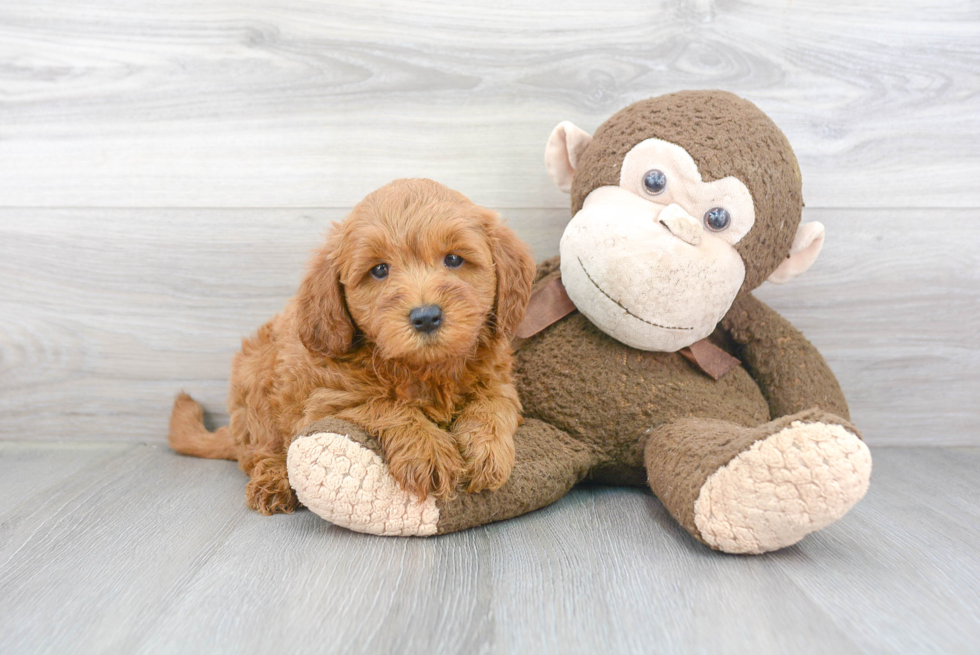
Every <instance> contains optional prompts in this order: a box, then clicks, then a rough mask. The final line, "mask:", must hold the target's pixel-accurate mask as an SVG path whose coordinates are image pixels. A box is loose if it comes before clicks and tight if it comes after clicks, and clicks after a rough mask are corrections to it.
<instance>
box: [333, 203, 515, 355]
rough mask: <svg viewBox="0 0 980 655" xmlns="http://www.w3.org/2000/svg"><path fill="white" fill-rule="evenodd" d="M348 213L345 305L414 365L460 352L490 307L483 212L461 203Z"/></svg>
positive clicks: (371, 335)
mask: <svg viewBox="0 0 980 655" xmlns="http://www.w3.org/2000/svg"><path fill="white" fill-rule="evenodd" d="M393 209H394V211H392V212H390V213H380V214H374V215H370V216H360V215H358V216H353V217H352V218H353V219H354V221H353V224H352V225H351V232H350V233H348V236H349V237H350V239H351V241H352V242H353V243H351V244H349V247H348V248H347V249H345V250H346V252H345V256H344V257H343V260H342V263H341V271H342V272H341V279H342V282H343V285H344V292H345V295H346V299H347V308H348V310H349V311H350V314H351V318H353V319H354V323H355V324H356V325H357V326H358V327H359V328H360V329H361V331H362V332H363V333H364V335H365V336H366V337H367V338H368V339H369V340H371V341H372V342H374V343H375V344H376V346H377V349H378V352H379V354H380V355H381V356H383V357H385V358H387V359H402V360H407V361H410V362H413V363H418V364H428V363H432V362H434V361H438V360H441V359H445V358H447V357H454V356H460V355H464V354H466V353H467V352H469V351H470V350H471V349H472V348H473V346H474V345H475V344H476V342H477V340H478V338H479V335H480V332H481V330H483V329H484V328H485V326H487V320H488V317H489V316H490V313H491V310H492V309H493V303H494V295H495V291H496V276H495V273H494V261H493V255H492V253H491V249H490V246H489V243H488V241H487V235H486V232H485V226H484V225H483V224H482V223H483V220H482V218H483V217H482V216H481V215H480V212H479V211H478V208H477V207H475V206H472V205H471V206H470V207H465V206H461V205H459V204H458V203H445V202H443V203H436V204H431V205H428V206H426V205H424V204H421V203H420V204H418V205H415V204H413V205H409V206H408V207H404V208H401V207H395V208H393Z"/></svg>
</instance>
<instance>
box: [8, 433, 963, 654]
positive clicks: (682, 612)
mask: <svg viewBox="0 0 980 655" xmlns="http://www.w3.org/2000/svg"><path fill="white" fill-rule="evenodd" d="M874 456H875V472H874V480H873V484H872V486H871V490H870V492H869V494H868V496H867V497H866V498H865V499H864V500H863V501H862V502H861V503H860V504H859V505H858V506H857V507H856V508H855V509H854V510H853V511H852V512H851V513H850V514H849V515H848V516H846V517H845V518H844V519H843V520H842V521H840V522H839V523H837V524H835V525H834V526H831V527H830V528H828V529H827V530H825V531H823V532H821V533H818V534H816V535H811V536H810V537H808V538H807V539H805V540H804V541H803V542H801V543H800V544H798V545H797V546H795V547H793V548H789V549H786V550H783V551H780V552H777V553H773V554H769V555H765V556H761V557H738V556H728V555H721V554H718V553H714V552H711V551H709V550H707V549H705V548H704V547H702V546H700V545H699V544H697V543H695V542H693V540H691V539H690V538H689V537H688V536H687V535H686V534H685V533H684V532H683V531H682V530H680V529H679V528H677V526H676V525H675V524H674V523H673V521H672V520H671V519H670V517H669V516H668V515H667V514H666V513H665V511H664V510H663V508H662V506H661V505H660V503H659V502H658V501H657V500H656V499H654V498H653V497H652V496H651V495H650V494H649V493H648V492H645V491H643V490H640V489H619V488H604V487H584V488H579V489H577V490H575V491H573V493H572V494H570V495H569V496H568V497H566V498H565V499H563V500H562V501H560V502H559V503H557V504H555V505H554V506H552V507H549V508H546V509H544V510H542V511H539V512H536V513H534V514H531V515H528V516H525V517H521V518H518V519H515V520H512V521H508V522H504V523H500V524H496V525H491V526H487V527H484V528H478V529H474V530H470V531H467V532H463V533H459V534H455V535H447V536H444V537H438V538H432V539H385V538H377V537H370V536H365V535H359V534H354V533H351V532H348V531H345V530H342V529H339V528H336V527H334V526H331V525H329V524H327V523H325V522H323V521H321V520H320V519H318V518H317V517H315V516H313V515H312V514H310V513H309V512H306V511H300V512H297V513H296V514H293V515H290V516H278V517H274V518H264V517H261V516H258V515H257V514H254V513H252V512H249V511H248V510H246V509H245V507H244V499H243V489H244V482H245V479H244V475H243V474H241V473H240V472H239V471H238V470H237V468H236V467H235V465H234V464H233V463H230V462H215V461H204V460H197V459H192V458H185V457H180V456H177V455H175V454H173V453H171V452H170V451H169V450H167V449H166V448H164V447H160V446H155V445H138V444H129V445H127V444H81V445H80V444H57V445H55V444H23V443H9V442H8V443H0V496H3V497H5V498H10V497H12V498H14V501H13V502H10V503H7V504H6V505H5V507H4V509H3V511H2V513H0V652H2V653H4V655H20V654H35V653H38V654H40V653H57V654H62V653H69V652H70V653H78V654H83V655H84V654H87V653H182V654H186V653H194V652H207V653H237V654H247V653H267V652H284V653H325V652H338V653H340V652H343V653H443V652H444V653H455V652H459V653H593V652H603V653H609V654H613V653H640V652H645V653H649V652H658V653H686V652H710V653H753V654H760V655H761V654H765V653H932V652H935V653H965V652H976V650H977V644H978V643H980V585H978V584H977V580H978V579H980V521H978V519H980V509H978V507H977V504H976V498H977V496H978V494H980V478H978V476H977V475H976V471H977V470H978V467H980V449H975V448H974V449H933V448H917V449H905V448H877V449H875V450H874ZM28 491H29V492H30V493H28Z"/></svg>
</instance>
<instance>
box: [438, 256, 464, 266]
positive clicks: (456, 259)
mask: <svg viewBox="0 0 980 655" xmlns="http://www.w3.org/2000/svg"><path fill="white" fill-rule="evenodd" d="M442 262H443V263H444V264H445V265H446V268H459V267H460V266H462V265H463V258H462V257H460V256H459V255H446V258H445V259H443V260H442Z"/></svg>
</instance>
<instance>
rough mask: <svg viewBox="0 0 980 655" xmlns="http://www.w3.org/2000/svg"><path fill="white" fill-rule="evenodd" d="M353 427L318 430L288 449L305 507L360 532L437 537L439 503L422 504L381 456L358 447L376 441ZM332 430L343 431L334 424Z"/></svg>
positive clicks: (289, 466)
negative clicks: (398, 480)
mask: <svg viewBox="0 0 980 655" xmlns="http://www.w3.org/2000/svg"><path fill="white" fill-rule="evenodd" d="M326 420H327V421H331V422H332V423H340V422H339V421H336V420H334V419H326ZM321 423H323V421H321V422H318V423H316V424H314V425H313V426H311V427H312V428H314V429H316V427H317V426H319V425H320V424H321ZM351 428H352V429H350V430H342V429H341V432H343V433H338V432H332V431H322V432H316V431H315V432H312V433H310V434H307V435H305V436H301V437H298V438H297V439H295V440H294V441H293V443H292V444H291V445H290V446H289V453H288V456H287V459H286V467H287V470H288V472H289V482H290V484H291V485H292V486H293V489H295V490H296V495H297V497H298V498H299V500H300V502H302V503H303V504H304V505H306V506H307V507H308V508H309V509H310V511H312V512H313V513H314V514H317V515H318V516H320V517H321V518H324V519H326V520H327V521H330V522H331V523H333V524H335V525H339V526H341V527H344V528H348V529H349V530H354V531H355V532H365V533H368V534H376V535H384V536H427V535H432V534H435V533H436V530H437V526H438V524H439V509H438V508H437V506H436V501H435V498H434V497H433V496H432V495H430V496H429V497H428V498H427V499H426V500H424V501H420V500H418V498H416V497H415V496H414V495H412V494H409V493H408V492H406V491H405V490H404V489H402V487H401V486H400V485H399V484H398V483H397V482H396V481H395V479H394V478H393V477H392V476H391V473H389V471H388V466H387V465H386V464H385V463H384V461H383V460H382V459H381V456H380V455H378V454H377V452H375V451H374V450H371V449H370V448H369V447H367V446H368V445H370V443H368V444H362V443H359V441H367V442H371V441H373V440H371V439H370V437H368V436H367V435H366V434H364V433H363V430H360V429H359V428H355V427H354V426H351ZM329 429H340V428H338V426H334V425H330V426H329ZM307 432H310V431H309V430H308V431H307Z"/></svg>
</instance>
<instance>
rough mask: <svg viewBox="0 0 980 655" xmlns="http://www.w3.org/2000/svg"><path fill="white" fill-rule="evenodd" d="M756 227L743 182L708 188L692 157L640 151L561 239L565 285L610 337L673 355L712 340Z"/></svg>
mask: <svg viewBox="0 0 980 655" xmlns="http://www.w3.org/2000/svg"><path fill="white" fill-rule="evenodd" d="M754 224H755V210H754V205H753V202H752V195H751V194H750V193H749V190H748V188H746V186H745V184H743V183H742V182H741V181H740V180H738V179H737V178H735V177H725V178H722V179H720V180H715V181H713V182H704V181H702V179H701V174H700V173H699V172H698V167H697V165H696V164H695V162H694V160H693V159H692V158H691V156H690V155H689V154H688V153H687V151H686V150H684V149H683V148H681V147H680V146H677V145H674V144H672V143H668V142H666V141H662V140H660V139H647V140H645V141H641V142H640V143H638V144H637V145H636V146H634V147H633V148H632V149H631V150H630V151H629V153H628V154H627V155H626V157H625V159H624V160H623V165H622V168H621V171H620V179H619V186H601V187H599V188H597V189H595V190H593V191H592V192H591V193H589V195H588V196H587V197H586V199H585V201H584V203H583V206H582V209H581V210H580V211H579V212H578V213H577V214H575V216H574V217H573V218H572V220H571V222H570V223H569V224H568V226H567V227H566V229H565V232H564V234H563V235H562V239H561V245H560V252H561V272H562V281H563V283H564V285H565V289H566V290H567V292H568V295H569V297H570V298H571V299H572V301H573V302H574V303H575V306H576V307H577V308H578V309H579V311H581V312H582V313H583V314H585V316H586V317H587V318H588V319H589V320H591V321H592V322H593V323H595V324H596V325H597V326H598V327H599V328H600V329H601V330H602V331H603V332H605V333H607V334H609V335H610V336H611V337H613V338H615V339H616V340H618V341H621V342H622V343H625V344H627V345H629V346H633V347H634V348H640V349H642V350H655V351H666V352H673V351H676V350H679V349H681V348H683V347H685V346H689V345H691V344H692V343H694V342H695V341H698V340H700V339H703V338H705V337H706V336H708V335H709V334H711V332H712V331H714V329H715V326H716V325H717V324H718V322H719V321H721V319H722V318H723V317H724V316H725V314H726V312H728V310H729V308H730V307H731V305H732V302H733V301H734V300H735V297H736V295H737V294H738V292H739V289H740V288H741V287H742V283H743V281H744V279H745V266H744V264H743V262H742V258H741V256H740V255H739V254H738V252H737V251H736V250H735V248H734V246H735V244H736V243H738V242H739V240H741V239H742V237H744V236H745V235H746V234H748V232H749V230H751V229H752V226H753V225H754Z"/></svg>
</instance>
